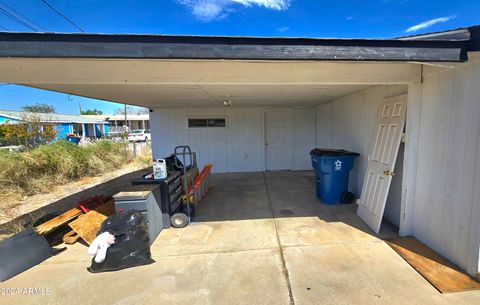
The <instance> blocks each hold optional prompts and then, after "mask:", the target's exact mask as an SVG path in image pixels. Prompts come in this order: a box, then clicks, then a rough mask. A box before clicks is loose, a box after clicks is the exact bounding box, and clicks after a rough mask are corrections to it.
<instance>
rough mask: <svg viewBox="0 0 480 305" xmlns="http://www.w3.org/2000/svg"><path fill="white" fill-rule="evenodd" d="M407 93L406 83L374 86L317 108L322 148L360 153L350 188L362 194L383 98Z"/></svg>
mask: <svg viewBox="0 0 480 305" xmlns="http://www.w3.org/2000/svg"><path fill="white" fill-rule="evenodd" d="M406 92H407V86H375V87H371V88H368V89H365V90H362V91H359V92H356V93H354V94H351V95H348V96H345V97H342V98H338V99H334V100H332V101H330V102H328V103H326V104H322V105H319V106H318V107H317V143H318V146H319V147H326V148H338V149H346V150H350V151H354V152H357V153H359V154H360V157H359V158H358V159H357V161H356V164H355V168H354V170H353V171H352V172H351V174H350V190H351V191H352V192H353V193H354V194H355V195H356V196H357V197H359V196H360V193H361V191H362V185H363V177H364V174H365V170H366V165H367V159H368V155H369V154H370V150H371V149H372V145H373V142H374V141H375V134H376V128H377V110H378V109H379V107H380V105H382V104H383V103H384V98H385V97H389V96H394V95H399V94H403V93H406Z"/></svg>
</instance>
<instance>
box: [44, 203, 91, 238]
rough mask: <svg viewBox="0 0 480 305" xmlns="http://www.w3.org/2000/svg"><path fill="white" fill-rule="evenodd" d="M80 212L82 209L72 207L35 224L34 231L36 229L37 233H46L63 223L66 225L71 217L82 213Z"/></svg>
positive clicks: (73, 217)
mask: <svg viewBox="0 0 480 305" xmlns="http://www.w3.org/2000/svg"><path fill="white" fill-rule="evenodd" d="M82 213H83V212H82V210H80V209H79V208H73V209H71V210H68V211H67V212H65V213H63V214H62V215H60V216H58V217H55V218H53V219H51V220H49V221H47V222H44V223H42V224H40V225H38V226H36V227H35V231H37V233H38V234H47V233H49V232H51V231H53V230H55V229H57V228H59V227H61V226H63V225H66V224H67V223H69V222H70V221H72V220H73V219H75V218H77V217H78V216H80V215H82Z"/></svg>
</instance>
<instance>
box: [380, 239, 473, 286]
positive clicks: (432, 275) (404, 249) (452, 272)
mask: <svg viewBox="0 0 480 305" xmlns="http://www.w3.org/2000/svg"><path fill="white" fill-rule="evenodd" d="M385 242H386V243H387V244H388V245H389V246H390V247H392V249H393V250H395V252H397V253H398V254H399V255H400V256H401V257H402V258H403V259H405V260H406V261H407V263H409V264H410V265H411V266H412V267H413V268H414V269H415V270H417V271H418V273H420V274H421V275H422V276H423V277H424V278H425V279H426V280H427V281H429V282H430V283H431V284H432V285H433V286H435V288H437V289H438V290H439V291H440V292H441V293H447V292H460V291H466V290H475V289H480V283H479V282H477V281H475V280H474V279H472V278H471V277H469V276H468V275H467V274H465V273H463V272H462V271H461V270H460V269H459V268H457V267H456V266H454V265H453V264H452V263H450V262H449V261H448V260H446V259H445V258H443V257H442V256H441V255H440V254H438V253H436V252H435V251H433V250H432V249H430V248H429V247H427V246H426V245H424V244H422V243H421V242H419V241H418V240H416V239H415V238H413V237H397V238H392V239H387V240H385Z"/></svg>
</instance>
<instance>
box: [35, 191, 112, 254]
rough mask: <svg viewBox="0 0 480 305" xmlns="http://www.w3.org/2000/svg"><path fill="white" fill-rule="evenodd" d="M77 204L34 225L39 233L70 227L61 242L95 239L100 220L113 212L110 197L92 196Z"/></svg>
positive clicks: (88, 242) (69, 242)
mask: <svg viewBox="0 0 480 305" xmlns="http://www.w3.org/2000/svg"><path fill="white" fill-rule="evenodd" d="M77 204H78V206H77V207H75V208H73V209H70V210H68V211H66V212H65V213H63V214H61V215H59V216H57V217H55V218H52V219H50V220H49V221H46V222H44V223H42V224H40V225H38V226H36V227H35V231H36V232H37V233H38V234H41V235H47V234H49V233H51V232H54V231H55V230H59V229H65V228H70V230H68V232H67V233H65V234H64V235H63V242H64V243H66V244H73V243H75V242H77V241H78V240H80V239H82V240H83V241H85V242H86V243H87V244H89V245H90V243H91V242H92V241H93V240H94V239H95V237H96V234H97V232H98V230H99V229H100V226H101V225H102V222H103V221H104V220H105V219H107V217H108V216H110V215H112V214H113V213H114V212H115V202H114V200H113V199H112V197H106V196H94V197H91V198H89V199H87V200H84V201H81V202H78V203H77Z"/></svg>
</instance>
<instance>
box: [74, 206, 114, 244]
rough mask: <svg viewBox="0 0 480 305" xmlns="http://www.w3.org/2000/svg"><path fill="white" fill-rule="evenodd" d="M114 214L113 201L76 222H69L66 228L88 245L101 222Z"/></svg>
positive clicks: (95, 234)
mask: <svg viewBox="0 0 480 305" xmlns="http://www.w3.org/2000/svg"><path fill="white" fill-rule="evenodd" d="M114 212H115V201H114V200H110V201H108V202H105V203H104V204H102V205H101V206H99V207H98V208H96V209H95V210H92V211H90V212H88V213H87V214H85V215H82V216H80V217H78V218H77V219H76V220H74V221H72V222H70V223H69V224H68V226H69V227H70V228H72V229H73V230H74V231H75V232H76V233H77V234H78V235H79V236H80V237H81V238H82V239H83V240H84V241H85V242H86V243H87V244H89V245H90V244H91V243H92V241H93V240H94V239H95V237H96V236H97V232H98V230H99V229H100V226H101V225H102V222H103V221H104V220H105V219H107V217H108V216H110V215H112V214H113V213H114Z"/></svg>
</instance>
